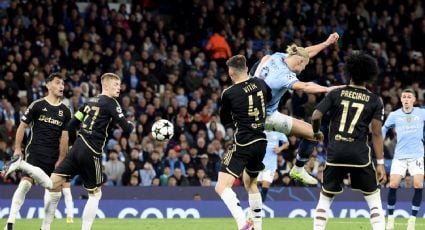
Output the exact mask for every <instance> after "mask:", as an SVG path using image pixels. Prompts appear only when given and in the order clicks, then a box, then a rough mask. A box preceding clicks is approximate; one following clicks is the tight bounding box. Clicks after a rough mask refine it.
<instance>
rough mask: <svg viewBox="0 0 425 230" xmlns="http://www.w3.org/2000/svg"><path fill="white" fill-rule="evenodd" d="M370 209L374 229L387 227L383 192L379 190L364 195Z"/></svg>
mask: <svg viewBox="0 0 425 230" xmlns="http://www.w3.org/2000/svg"><path fill="white" fill-rule="evenodd" d="M364 198H365V200H366V202H367V205H368V206H369V209H370V223H371V224H372V229H373V230H381V229H385V216H384V211H383V210H382V202H381V193H380V192H379V190H378V191H377V192H375V193H373V194H371V195H367V196H364Z"/></svg>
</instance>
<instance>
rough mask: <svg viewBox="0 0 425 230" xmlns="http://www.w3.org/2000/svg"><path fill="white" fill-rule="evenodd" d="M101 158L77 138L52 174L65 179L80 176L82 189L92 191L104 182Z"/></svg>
mask: <svg viewBox="0 0 425 230" xmlns="http://www.w3.org/2000/svg"><path fill="white" fill-rule="evenodd" d="M101 157H102V156H101V155H98V154H96V153H95V152H93V151H92V150H91V149H90V148H89V147H88V146H87V145H86V144H85V143H84V142H83V140H81V138H78V139H77V140H76V141H75V143H74V145H73V147H72V148H71V151H70V152H69V153H68V155H67V156H66V157H65V159H64V160H63V161H62V162H61V164H60V165H59V166H58V167H57V168H56V169H55V171H54V173H56V174H58V175H61V176H65V177H70V176H74V175H80V176H81V179H82V180H83V183H84V187H85V188H86V189H87V190H94V189H96V188H97V187H100V186H101V185H102V184H103V182H104V178H103V172H102V161H101Z"/></svg>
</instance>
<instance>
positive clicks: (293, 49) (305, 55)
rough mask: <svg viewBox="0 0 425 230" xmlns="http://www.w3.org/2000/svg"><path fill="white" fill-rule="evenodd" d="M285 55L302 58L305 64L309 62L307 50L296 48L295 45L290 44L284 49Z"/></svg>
mask: <svg viewBox="0 0 425 230" xmlns="http://www.w3.org/2000/svg"><path fill="white" fill-rule="evenodd" d="M286 53H287V54H288V57H290V56H294V55H298V56H300V57H303V58H304V59H305V60H306V62H307V63H308V61H309V60H310V56H309V55H308V52H307V50H306V49H305V48H304V47H301V46H297V45H295V44H292V45H290V46H288V48H286Z"/></svg>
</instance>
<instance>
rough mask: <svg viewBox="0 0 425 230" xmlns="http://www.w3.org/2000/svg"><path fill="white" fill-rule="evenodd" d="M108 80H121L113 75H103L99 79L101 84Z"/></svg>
mask: <svg viewBox="0 0 425 230" xmlns="http://www.w3.org/2000/svg"><path fill="white" fill-rule="evenodd" d="M110 79H117V80H121V78H120V77H119V76H118V75H116V74H114V73H104V74H103V75H102V76H101V77H100V81H101V82H102V83H103V82H105V81H108V80H110Z"/></svg>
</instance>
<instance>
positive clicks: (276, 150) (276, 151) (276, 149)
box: [273, 146, 280, 154]
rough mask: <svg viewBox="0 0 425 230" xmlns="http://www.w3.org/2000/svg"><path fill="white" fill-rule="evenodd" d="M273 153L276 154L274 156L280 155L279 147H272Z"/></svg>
mask: <svg viewBox="0 0 425 230" xmlns="http://www.w3.org/2000/svg"><path fill="white" fill-rule="evenodd" d="M273 152H274V153H276V154H279V153H280V148H279V146H276V147H274V148H273Z"/></svg>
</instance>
